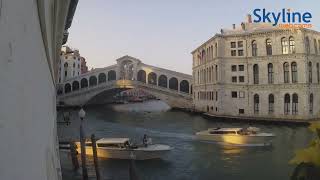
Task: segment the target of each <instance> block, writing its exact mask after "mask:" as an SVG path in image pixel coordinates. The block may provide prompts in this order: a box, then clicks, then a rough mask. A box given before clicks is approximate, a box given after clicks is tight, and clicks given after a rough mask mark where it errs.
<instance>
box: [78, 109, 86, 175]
mask: <svg viewBox="0 0 320 180" xmlns="http://www.w3.org/2000/svg"><path fill="white" fill-rule="evenodd" d="M85 115H86V112H85V111H84V110H83V109H82V108H81V109H80V111H79V117H80V146H81V164H82V176H83V179H84V180H87V179H88V171H87V167H86V148H85V143H86V142H85V134H84V131H83V125H82V123H83V119H84V117H85Z"/></svg>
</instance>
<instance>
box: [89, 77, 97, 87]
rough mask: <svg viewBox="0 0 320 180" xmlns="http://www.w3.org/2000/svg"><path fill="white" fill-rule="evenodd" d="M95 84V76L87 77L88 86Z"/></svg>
mask: <svg viewBox="0 0 320 180" xmlns="http://www.w3.org/2000/svg"><path fill="white" fill-rule="evenodd" d="M96 85H97V78H96V77H95V76H91V77H90V78H89V86H90V87H91V86H96Z"/></svg>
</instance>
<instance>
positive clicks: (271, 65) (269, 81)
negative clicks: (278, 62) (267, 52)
mask: <svg viewBox="0 0 320 180" xmlns="http://www.w3.org/2000/svg"><path fill="white" fill-rule="evenodd" d="M268 83H269V84H273V64H272V63H269V64H268Z"/></svg>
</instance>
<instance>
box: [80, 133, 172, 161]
mask: <svg viewBox="0 0 320 180" xmlns="http://www.w3.org/2000/svg"><path fill="white" fill-rule="evenodd" d="M96 144H97V155H98V157H102V158H111V159H134V160H148V159H160V158H162V157H164V156H165V155H166V154H167V153H168V152H169V151H170V150H172V149H173V148H172V147H170V146H168V145H164V144H151V143H148V144H145V145H134V144H133V143H131V141H130V139H129V138H102V139H99V140H97V142H96ZM76 145H77V151H78V152H79V153H81V150H80V143H79V142H77V143H76ZM85 147H86V154H87V155H92V154H93V152H92V144H91V142H86V146H85Z"/></svg>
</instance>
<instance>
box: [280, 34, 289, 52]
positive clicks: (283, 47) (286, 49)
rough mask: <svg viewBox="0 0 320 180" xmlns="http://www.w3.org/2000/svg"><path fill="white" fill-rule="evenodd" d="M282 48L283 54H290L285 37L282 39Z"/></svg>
mask: <svg viewBox="0 0 320 180" xmlns="http://www.w3.org/2000/svg"><path fill="white" fill-rule="evenodd" d="M281 48H282V54H288V53H289V47H288V40H287V38H285V37H283V38H281Z"/></svg>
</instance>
